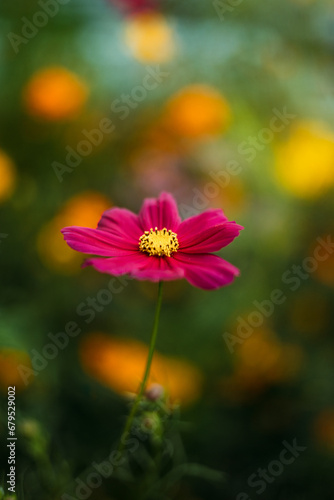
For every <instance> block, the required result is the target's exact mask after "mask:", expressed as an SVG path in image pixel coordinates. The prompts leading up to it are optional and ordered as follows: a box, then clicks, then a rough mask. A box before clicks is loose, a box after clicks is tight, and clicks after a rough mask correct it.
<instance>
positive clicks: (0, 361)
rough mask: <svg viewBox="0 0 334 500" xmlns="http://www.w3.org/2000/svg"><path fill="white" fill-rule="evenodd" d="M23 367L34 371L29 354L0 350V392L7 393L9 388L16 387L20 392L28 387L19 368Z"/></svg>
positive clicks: (12, 350)
mask: <svg viewBox="0 0 334 500" xmlns="http://www.w3.org/2000/svg"><path fill="white" fill-rule="evenodd" d="M20 365H23V366H25V367H27V368H30V369H32V366H31V361H30V357H29V354H28V353H26V352H25V351H19V350H17V349H12V348H9V347H8V348H6V347H5V348H1V349H0V390H1V391H3V392H7V390H8V386H15V388H16V390H17V391H19V390H21V389H24V388H25V387H26V385H25V383H24V380H23V378H22V377H21V375H20V373H19V371H18V367H19V366H20Z"/></svg>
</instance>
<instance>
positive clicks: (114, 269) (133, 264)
mask: <svg viewBox="0 0 334 500" xmlns="http://www.w3.org/2000/svg"><path fill="white" fill-rule="evenodd" d="M147 259H148V255H146V254H144V253H142V252H138V251H136V252H131V253H128V254H127V255H120V256H119V257H111V258H110V259H101V258H99V257H96V258H92V259H87V260H85V262H84V263H83V266H82V267H86V266H93V267H94V268H95V269H96V270H97V271H100V272H101V273H107V274H113V275H114V276H121V275H122V274H130V273H131V272H132V271H133V270H135V269H139V268H140V267H143V266H145V264H146V260H147Z"/></svg>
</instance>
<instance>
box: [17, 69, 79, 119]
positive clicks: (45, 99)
mask: <svg viewBox="0 0 334 500" xmlns="http://www.w3.org/2000/svg"><path fill="white" fill-rule="evenodd" d="M87 96H88V88H87V86H86V85H85V84H84V83H83V82H82V81H81V80H80V78H79V77H78V76H77V75H75V74H74V73H72V72H70V71H68V70H67V69H66V68H63V67H50V68H45V69H42V70H40V71H38V72H37V73H35V74H34V75H33V76H32V78H31V79H30V80H29V82H28V83H27V85H26V87H25V88H24V91H23V98H24V103H25V106H26V109H27V111H28V112H29V114H31V115H33V116H37V117H39V118H42V119H44V120H50V121H57V120H63V119H71V118H73V117H75V116H76V115H77V113H78V112H79V111H80V109H81V108H82V107H83V105H84V104H85V102H86V100H87Z"/></svg>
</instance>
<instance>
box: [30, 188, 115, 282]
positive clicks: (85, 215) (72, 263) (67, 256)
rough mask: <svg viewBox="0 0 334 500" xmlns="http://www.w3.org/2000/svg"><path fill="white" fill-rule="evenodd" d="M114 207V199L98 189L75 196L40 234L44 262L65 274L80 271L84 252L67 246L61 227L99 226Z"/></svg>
mask: <svg viewBox="0 0 334 500" xmlns="http://www.w3.org/2000/svg"><path fill="white" fill-rule="evenodd" d="M110 206H111V202H110V200H108V199H107V198H106V197H105V196H103V195H102V194H100V193H97V192H94V191H86V192H83V193H80V194H78V195H76V196H74V197H73V198H71V199H70V200H69V201H68V202H67V203H66V204H65V205H64V206H63V208H62V209H61V210H60V211H59V213H58V214H57V215H56V216H55V217H54V218H53V219H52V220H51V221H50V222H48V223H47V224H45V226H43V227H42V229H41V231H40V233H39V235H38V239H37V249H38V252H39V255H40V258H41V259H42V261H43V263H44V264H45V265H46V266H47V267H49V268H50V269H51V270H53V271H58V272H62V273H65V274H72V273H76V272H78V271H79V270H80V265H81V263H82V261H83V258H82V255H81V254H80V253H78V252H75V251H74V250H72V249H71V248H70V247H69V246H68V245H66V243H65V242H64V239H63V236H62V234H61V232H60V230H61V229H62V228H63V227H64V226H68V225H76V226H92V227H94V226H97V223H98V221H99V220H100V218H101V214H102V213H103V212H104V211H105V210H107V209H108V208H110Z"/></svg>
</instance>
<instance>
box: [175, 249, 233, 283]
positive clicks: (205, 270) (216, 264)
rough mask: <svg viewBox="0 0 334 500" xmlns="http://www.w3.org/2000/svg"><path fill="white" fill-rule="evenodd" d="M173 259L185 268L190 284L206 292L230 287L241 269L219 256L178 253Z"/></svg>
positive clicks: (185, 275) (185, 274)
mask: <svg viewBox="0 0 334 500" xmlns="http://www.w3.org/2000/svg"><path fill="white" fill-rule="evenodd" d="M172 258H173V259H174V260H176V261H177V262H178V263H179V265H180V266H181V267H182V268H183V270H184V277H185V278H186V279H187V280H188V281H189V283H191V284H192V285H194V286H197V287H198V288H203V289H204V290H214V289H216V288H219V287H221V286H225V285H228V284H229V283H231V281H232V280H233V278H234V277H235V276H237V275H238V274H239V269H237V268H236V267H234V266H233V265H232V264H230V263H229V262H227V261H226V260H223V259H221V258H220V257H218V256H217V255H211V254H186V253H183V252H177V253H175V254H174V255H173V257H172Z"/></svg>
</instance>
